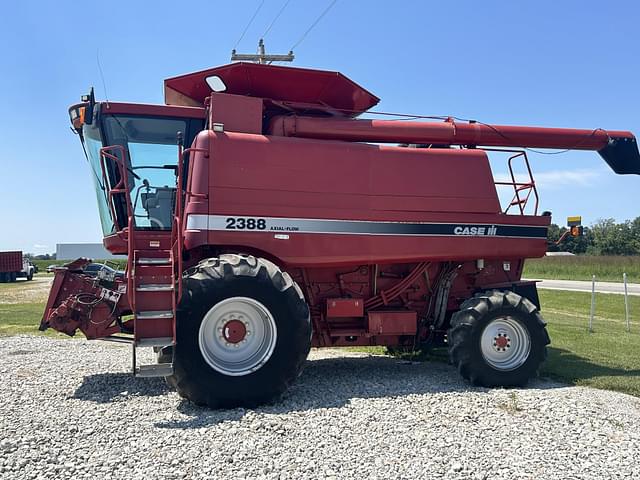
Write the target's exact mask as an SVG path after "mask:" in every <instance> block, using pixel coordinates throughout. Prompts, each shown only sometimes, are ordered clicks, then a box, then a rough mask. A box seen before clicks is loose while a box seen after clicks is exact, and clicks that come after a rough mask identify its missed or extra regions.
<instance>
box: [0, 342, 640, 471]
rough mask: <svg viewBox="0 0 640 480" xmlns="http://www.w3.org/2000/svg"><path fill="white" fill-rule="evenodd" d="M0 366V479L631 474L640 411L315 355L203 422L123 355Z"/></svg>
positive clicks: (200, 413) (15, 358)
mask: <svg viewBox="0 0 640 480" xmlns="http://www.w3.org/2000/svg"><path fill="white" fill-rule="evenodd" d="M15 351H20V352H23V353H21V354H20V355H16V354H11V353H12V352H15ZM29 352H30V353H29ZM0 355H2V359H3V362H2V364H0V376H1V378H2V380H3V389H2V391H0V478H3V479H4V478H7V479H38V478H56V479H67V478H68V479H92V480H95V479H100V478H109V479H110V480H111V479H138V478H140V479H143V478H144V479H149V478H166V479H200V478H203V479H205V478H224V479H227V478H263V479H280V478H283V479H284V478H286V479H289V478H304V479H307V478H336V479H343V478H347V479H348V478H367V479H369V478H380V479H383V478H384V479H387V478H407V479H413V478H429V479H432V478H442V479H481V480H484V479H487V480H489V479H491V480H493V479H511V478H518V479H529V478H531V479H534V478H535V479H538V478H544V479H547V478H548V479H556V478H557V479H578V478H584V479H594V478H629V479H631V478H638V477H640V467H639V464H638V461H637V459H638V458H639V457H640V428H639V427H640V400H639V399H636V398H634V397H630V396H627V395H623V394H618V393H613V392H606V391H598V390H592V389H587V388H579V387H566V386H563V385H559V384H556V383H552V382H547V381H537V382H534V383H533V385H532V386H531V388H529V389H513V390H502V389H495V390H489V389H484V388H473V387H470V386H469V385H468V384H466V383H465V382H463V381H462V380H461V379H460V378H459V377H458V375H457V373H456V372H455V371H454V370H453V369H452V368H451V367H449V366H447V365H444V364H440V363H429V364H406V363H402V362H399V361H397V360H395V359H392V358H388V357H381V356H368V355H366V354H360V353H352V352H343V351H339V350H314V351H312V353H311V356H310V361H309V362H308V363H307V366H306V368H305V370H304V372H303V374H302V376H301V378H300V379H299V380H298V382H297V383H296V384H295V385H294V386H293V387H292V388H291V389H290V390H289V391H288V392H287V393H286V394H285V396H284V398H283V400H282V401H281V402H280V403H277V404H275V405H270V406H265V407H261V408H258V409H255V410H244V409H234V410H219V411H211V410H207V409H203V408H199V407H196V406H194V405H191V404H190V403H188V402H185V401H183V400H181V399H180V398H179V397H178V395H177V394H176V393H175V392H173V391H171V390H170V389H169V388H168V387H166V386H165V384H164V382H163V381H162V380H160V379H137V378H133V377H132V376H131V375H130V374H129V373H128V369H129V361H130V350H129V349H128V348H126V347H122V346H118V345H112V344H108V343H103V342H87V341H82V340H57V339H51V338H45V337H26V336H20V337H3V338H0ZM150 358H151V354H149V358H147V359H146V361H150ZM143 361H144V358H143Z"/></svg>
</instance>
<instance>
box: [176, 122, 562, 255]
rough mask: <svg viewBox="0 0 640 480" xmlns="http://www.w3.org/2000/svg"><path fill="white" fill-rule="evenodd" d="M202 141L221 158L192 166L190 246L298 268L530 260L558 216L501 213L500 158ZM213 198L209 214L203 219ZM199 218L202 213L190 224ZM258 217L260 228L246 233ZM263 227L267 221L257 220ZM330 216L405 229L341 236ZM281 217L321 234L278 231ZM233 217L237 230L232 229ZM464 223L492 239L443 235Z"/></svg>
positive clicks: (198, 159)
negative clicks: (494, 165)
mask: <svg viewBox="0 0 640 480" xmlns="http://www.w3.org/2000/svg"><path fill="white" fill-rule="evenodd" d="M196 143H197V145H198V146H203V145H206V144H207V143H208V146H209V153H210V157H209V158H205V155H204V154H199V155H196V156H195V157H194V158H193V161H192V163H191V166H190V168H192V177H191V178H192V180H191V181H192V186H191V187H190V193H188V194H187V198H188V199H190V200H188V202H187V207H186V208H187V217H188V218H187V231H186V234H185V243H186V246H187V248H189V249H191V248H194V247H197V246H199V245H205V244H209V245H217V246H221V247H222V248H224V246H225V245H227V246H229V248H230V249H233V250H235V251H247V252H251V253H259V254H260V253H262V254H267V255H268V256H271V257H274V258H277V259H280V260H281V261H282V262H284V263H286V264H288V265H290V266H308V267H310V266H320V265H325V266H328V265H345V264H362V263H367V262H369V263H395V262H412V261H421V260H424V259H430V260H434V261H435V260H466V259H476V258H486V259H489V258H497V259H499V258H523V257H536V256H542V255H544V252H545V251H546V228H545V227H546V226H547V225H548V224H549V221H550V219H549V217H532V216H520V215H503V214H502V213H500V206H499V202H498V198H497V195H496V190H495V186H494V184H493V178H492V174H491V170H490V167H489V162H488V159H487V157H486V154H485V153H484V152H483V151H481V150H457V149H408V148H398V147H382V146H378V145H367V144H353V143H344V142H331V141H318V140H307V139H294V138H284V137H265V136H261V135H245V134H239V133H213V132H202V133H201V134H200V135H199V136H198V139H197V140H196ZM205 175H208V189H207V182H206V180H205V179H206V178H207V176H205ZM205 197H206V198H205ZM205 203H206V205H208V215H203V207H204V205H205ZM196 211H197V212H198V215H197V216H194V217H193V219H190V218H189V216H190V215H191V214H195V213H196ZM238 219H239V220H238ZM247 219H248V220H250V222H251V223H250V224H248V228H244V227H247V225H246V221H247ZM251 219H252V220H251ZM191 220H193V221H191ZM258 220H259V221H260V222H262V223H255V222H258ZM327 220H338V221H342V222H344V221H357V222H365V223H366V227H367V228H374V227H376V226H378V224H381V226H380V228H387V227H389V225H391V227H393V229H394V230H393V231H402V232H404V233H401V234H397V235H396V234H395V233H393V232H392V233H388V232H386V233H385V232H382V233H380V234H378V233H375V231H374V232H369V231H366V232H361V233H354V232H350V231H347V230H341V231H336V230H335V223H333V224H332V228H333V229H330V228H328V229H327V230H326V231H323V230H322V225H326V224H327ZM278 221H279V222H280V223H283V222H284V223H286V222H289V223H291V222H293V223H294V224H295V223H296V222H299V221H302V222H303V223H304V222H307V223H309V222H311V223H315V224H318V225H321V227H318V228H316V229H315V230H304V229H299V228H297V227H292V228H289V227H281V226H277V227H276V228H274V227H269V225H270V224H271V223H274V222H275V223H278ZM225 222H228V223H226V225H228V226H229V227H232V228H226V227H225ZM389 222H393V223H392V224H389ZM411 222H416V223H415V224H412V223H411ZM456 222H460V224H463V225H466V224H476V223H477V224H482V225H487V226H486V227H482V228H485V231H482V232H480V231H479V230H477V229H476V230H474V229H473V228H471V227H470V228H466V227H455V231H456V234H455V235H453V233H452V230H450V231H448V233H444V234H442V235H440V234H438V233H437V231H438V228H440V227H441V226H442V225H441V224H444V225H448V228H450V229H452V228H453V227H452V225H455V224H456ZM347 223H349V224H354V222H347ZM407 224H409V225H407ZM423 224H424V225H423ZM252 225H253V226H256V227H257V228H252ZM265 225H266V226H267V227H266V228H264V227H265ZM342 225H343V224H339V225H338V227H341V226H342ZM354 225H355V226H356V227H360V226H361V225H364V224H363V223H355V224H354ZM494 225H497V227H498V228H499V229H507V230H509V229H511V230H513V231H517V232H519V231H522V230H523V228H524V229H525V230H526V229H527V228H529V227H531V228H533V229H534V230H536V238H532V237H531V236H528V234H527V235H524V236H521V235H520V234H519V233H514V234H510V233H508V232H507V233H506V234H504V235H502V236H489V235H485V233H490V232H491V231H492V230H491V228H492V226H494ZM423 226H424V227H425V228H427V227H428V228H429V229H431V230H433V229H435V231H436V233H434V234H428V235H426V236H425V235H422V236H421V235H414V234H413V233H412V230H411V229H412V228H414V227H415V228H422V227H423ZM261 227H262V228H261ZM443 228H444V227H443ZM374 230H375V229H374ZM507 230H504V231H505V232H506V231H507ZM205 236H206V240H204V237H205ZM527 236H528V237H529V238H525V237H527Z"/></svg>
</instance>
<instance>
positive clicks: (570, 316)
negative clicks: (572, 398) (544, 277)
mask: <svg viewBox="0 0 640 480" xmlns="http://www.w3.org/2000/svg"><path fill="white" fill-rule="evenodd" d="M539 293H540V301H541V303H542V314H543V316H544V318H545V320H546V321H547V328H548V330H549V335H550V336H551V345H550V348H549V358H548V360H547V362H546V363H545V365H544V367H543V370H542V372H541V373H542V375H543V376H549V377H552V378H556V379H558V380H561V381H565V382H568V383H572V384H575V385H583V386H589V387H595V388H601V389H606V390H616V391H619V392H624V393H629V394H631V395H635V396H638V397H640V356H639V355H638V352H639V351H640V297H637V296H636V297H629V300H630V302H629V310H630V314H631V333H627V332H626V326H625V321H624V297H623V296H622V295H613V294H597V295H596V316H595V318H594V322H593V333H589V332H588V325H589V310H590V305H591V294H590V293H583V292H561V291H556V290H540V292H539ZM634 319H635V321H634Z"/></svg>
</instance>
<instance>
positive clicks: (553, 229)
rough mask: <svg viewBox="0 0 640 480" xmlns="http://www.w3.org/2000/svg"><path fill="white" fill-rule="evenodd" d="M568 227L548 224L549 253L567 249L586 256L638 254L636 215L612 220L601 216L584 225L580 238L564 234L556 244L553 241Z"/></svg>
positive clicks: (639, 230) (639, 229)
mask: <svg viewBox="0 0 640 480" xmlns="http://www.w3.org/2000/svg"><path fill="white" fill-rule="evenodd" d="M567 230H568V228H567V227H560V226H558V225H556V224H555V223H552V224H551V225H550V226H549V234H548V238H549V241H550V242H551V245H549V251H550V252H571V253H575V254H586V255H640V217H636V219H635V220H626V221H624V222H622V223H616V221H615V220H614V219H613V218H602V219H600V220H597V221H596V222H595V223H593V224H592V225H591V226H589V227H584V235H583V236H581V237H571V236H568V237H567V238H565V240H563V241H562V242H561V243H560V244H559V245H555V242H557V241H558V239H559V238H560V237H561V236H562V234H563V233H564V232H566V231H567Z"/></svg>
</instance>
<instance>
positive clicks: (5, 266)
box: [0, 252, 22, 272]
mask: <svg viewBox="0 0 640 480" xmlns="http://www.w3.org/2000/svg"><path fill="white" fill-rule="evenodd" d="M20 270H22V252H0V272H19V271H20Z"/></svg>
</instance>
